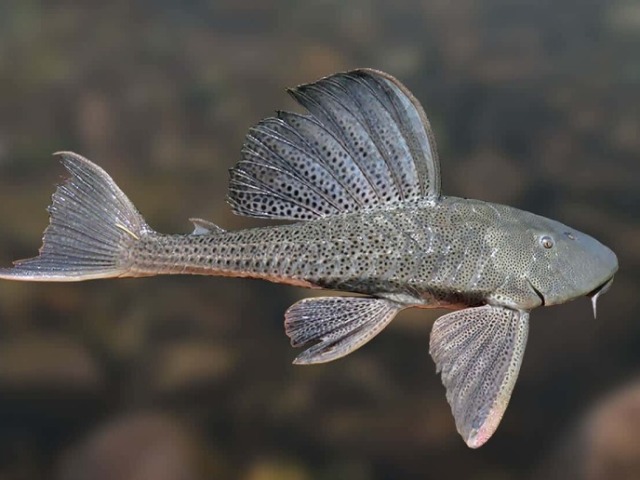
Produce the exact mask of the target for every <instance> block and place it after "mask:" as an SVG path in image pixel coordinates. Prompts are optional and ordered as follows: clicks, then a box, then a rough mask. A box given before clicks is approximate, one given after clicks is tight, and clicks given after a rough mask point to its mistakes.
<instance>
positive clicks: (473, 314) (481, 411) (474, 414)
mask: <svg viewBox="0 0 640 480" xmlns="http://www.w3.org/2000/svg"><path fill="white" fill-rule="evenodd" d="M528 333H529V312H523V311H518V310H511V309H508V308H503V307H494V306H490V305H485V306H482V307H477V308H467V309H464V310H458V311H455V312H452V313H449V314H447V315H444V316H442V317H440V318H439V319H438V320H437V321H436V323H435V324H434V325H433V330H432V332H431V341H430V346H429V351H430V353H431V356H432V357H433V360H434V361H435V362H436V371H437V372H442V383H443V384H444V386H445V388H446V390H447V400H448V401H449V404H450V405H451V410H452V412H453V416H454V418H455V421H456V427H457V429H458V432H459V433H460V435H462V437H463V438H464V440H465V442H466V443H467V445H468V446H469V447H471V448H478V447H480V446H482V445H483V444H484V443H485V442H486V441H487V440H489V438H490V437H491V435H493V433H494V432H495V430H496V429H497V428H498V424H499V423H500V420H501V419H502V416H503V415H504V412H505V410H506V408H507V405H508V404H509V399H510V398H511V392H512V391H513V387H514V385H515V382H516V380H517V378H518V372H519V370H520V364H521V363H522V357H523V355H524V349H525V346H526V343H527V335H528Z"/></svg>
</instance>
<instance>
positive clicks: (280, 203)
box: [229, 69, 440, 220]
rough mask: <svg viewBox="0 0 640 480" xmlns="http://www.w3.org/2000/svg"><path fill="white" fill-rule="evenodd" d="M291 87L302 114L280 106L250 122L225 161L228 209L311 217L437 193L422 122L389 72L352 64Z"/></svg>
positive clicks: (430, 143) (433, 158)
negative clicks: (236, 152)
mask: <svg viewBox="0 0 640 480" xmlns="http://www.w3.org/2000/svg"><path fill="white" fill-rule="evenodd" d="M290 93H291V94H292V96H293V97H294V98H295V99H296V100H297V101H298V102H299V103H300V104H301V105H302V106H304V107H305V108H306V109H307V110H308V111H309V113H310V115H308V116H305V115H298V114H293V113H287V112H280V113H278V117H277V118H267V119H264V120H262V121H261V122H259V123H258V124H257V125H256V126H254V127H252V128H251V129H250V130H249V133H248V134H247V137H246V140H245V144H244V147H243V149H242V160H240V162H238V164H237V165H236V166H235V167H234V168H233V169H232V170H231V180H230V184H229V203H230V204H231V206H232V208H233V210H234V212H235V213H238V214H240V215H247V216H253V217H272V218H282V219H293V220H310V219H313V218H318V217H322V216H326V215H335V214H338V213H342V212H351V211H355V210H358V209H361V208H367V207H372V206H376V205H382V204H385V203H398V202H401V201H411V200H417V199H419V198H437V197H438V196H439V195H440V171H439V165H438V157H437V152H436V146H435V142H434V140H433V134H432V133H431V127H430V126H429V122H428V120H427V117H426V115H425V113H424V110H423V109H422V106H421V105H420V103H419V102H418V101H417V100H416V99H415V98H414V97H413V95H411V93H410V92H409V91H408V90H407V88H406V87H405V86H404V85H402V84H401V83H400V82H399V81H398V80H396V79H395V78H393V77H392V76H390V75H387V74H385V73H383V72H378V71H376V70H370V69H362V70H353V71H351V72H346V73H337V74H335V75H332V76H330V77H326V78H323V79H321V80H318V81H317V82H315V83H310V84H307V85H301V86H299V87H297V88H294V89H292V90H290Z"/></svg>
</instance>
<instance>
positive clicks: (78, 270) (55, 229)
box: [0, 152, 151, 282]
mask: <svg viewBox="0 0 640 480" xmlns="http://www.w3.org/2000/svg"><path fill="white" fill-rule="evenodd" d="M56 155H60V156H61V159H62V160H61V161H62V164H63V165H64V167H65V168H66V169H67V170H68V171H69V173H70V174H71V176H70V177H69V178H68V179H67V180H66V181H65V182H64V183H63V184H62V185H60V186H59V187H58V188H57V190H56V191H55V193H54V194H53V196H52V200H53V203H52V204H51V206H50V207H49V209H48V211H49V215H50V219H49V226H48V227H47V228H46V230H45V231H44V237H43V243H42V247H41V248H40V254H39V255H38V256H37V257H34V258H29V259H26V260H19V261H17V262H14V267H13V268H4V269H0V278H5V279H9V280H22V281H42V282H76V281H80V280H89V279H94V278H109V277H118V276H125V275H126V273H127V270H128V253H127V252H128V251H129V249H130V247H131V246H132V245H133V243H135V242H136V241H137V240H138V239H139V238H140V236H142V235H144V234H145V233H148V232H151V229H150V228H149V227H148V226H147V224H146V223H145V221H144V219H143V218H142V216H141V215H140V214H139V213H138V211H137V210H136V208H135V207H134V206H133V204H132V203H131V201H130V200H129V199H128V198H127V197H126V195H125V194H124V193H122V191H121V190H120V189H119V188H118V186H117V185H116V184H115V182H114V181H113V180H112V179H111V177H110V176H109V175H108V174H107V172H105V171H104V170H103V169H102V168H100V167H98V166H97V165H95V164H94V163H92V162H90V161H89V160H87V159H86V158H84V157H81V156H80V155H77V154H75V153H71V152H58V153H57V154H56Z"/></svg>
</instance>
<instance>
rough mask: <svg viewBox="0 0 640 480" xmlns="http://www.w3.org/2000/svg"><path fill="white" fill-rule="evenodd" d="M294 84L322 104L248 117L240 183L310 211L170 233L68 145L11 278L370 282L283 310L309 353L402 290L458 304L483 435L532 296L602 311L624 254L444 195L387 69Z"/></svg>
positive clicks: (466, 428)
mask: <svg viewBox="0 0 640 480" xmlns="http://www.w3.org/2000/svg"><path fill="white" fill-rule="evenodd" d="M290 93H292V95H293V96H294V98H295V99H296V100H297V101H298V102H299V103H300V104H301V105H302V106H303V107H304V108H305V109H306V110H307V111H308V112H309V114H308V115H301V114H294V113H287V112H278V114H277V116H276V117H270V118H266V119H263V120H261V121H260V122H258V123H257V124H256V125H255V126H253V127H252V128H251V129H250V130H249V133H248V134H247V136H246V138H245V143H244V145H243V148H242V150H241V159H240V161H239V162H238V163H237V164H236V165H235V166H234V168H232V169H231V170H230V181H229V195H228V201H229V204H230V206H231V208H232V210H233V211H234V213H236V214H239V215H246V216H251V217H264V218H274V219H280V220H291V221H294V222H298V223H293V224H289V225H281V226H274V227H266V228H256V229H248V230H242V231H238V232H225V231H224V230H222V229H221V228H220V227H218V226H217V225H215V224H213V223H211V222H209V221H206V220H202V219H191V220H192V222H193V224H194V226H195V229H194V231H193V233H192V234H190V235H164V234H160V233H157V232H155V231H154V230H153V229H152V228H151V227H149V226H148V225H147V223H146V222H145V220H144V218H143V217H142V215H140V213H139V212H138V211H137V210H136V208H135V206H134V205H133V204H132V203H131V201H130V200H129V199H128V198H127V196H126V195H125V194H124V193H123V192H122V191H121V190H120V188H118V186H117V185H116V183H115V182H114V181H113V179H112V178H111V177H110V176H109V175H108V174H107V172H105V171H104V170H103V169H102V168H100V167H99V166H97V165H96V164H94V163H92V162H90V161H89V160H87V159H86V158H83V157H81V156H80V155H77V154H74V153H71V152H61V153H60V155H61V159H62V163H63V165H64V166H65V168H66V169H67V170H68V172H69V173H70V177H69V178H68V179H67V180H66V181H65V182H64V183H63V184H62V185H60V186H59V187H58V188H57V190H56V191H55V193H54V194H53V196H52V204H51V205H50V207H49V213H50V219H49V226H48V227H47V228H46V230H45V232H44V238H43V244H42V247H41V248H40V252H39V255H38V256H37V257H34V258H31V259H26V260H22V261H18V262H15V264H14V267H13V268H7V269H0V278H5V279H10V280H22V281H62V282H68V281H82V280H90V279H98V278H114V277H130V276H150V275H158V274H180V273H187V274H202V275H220V276H235V277H255V278H262V279H265V280H269V281H274V282H281V283H288V284H292V285H298V286H303V287H310V288H324V289H332V290H339V291H344V292H353V293H358V294H362V296H342V297H337V296H328V297H314V298H308V299H304V300H301V301H299V302H297V303H295V304H294V305H292V306H291V307H290V308H289V309H288V310H287V311H286V312H285V332H286V334H287V335H288V336H289V338H290V340H291V344H292V346H294V347H300V346H303V345H307V344H309V343H311V344H312V345H311V346H310V347H308V348H307V349H306V350H304V351H303V352H302V353H301V354H300V355H298V356H297V357H296V359H295V360H294V363H296V364H317V363H324V362H329V361H333V360H336V359H338V358H340V357H343V356H345V355H348V354H349V353H351V352H353V351H354V350H356V349H358V348H360V347H361V346H362V345H364V344H366V343H367V342H368V341H370V340H371V339H372V338H373V337H375V336H376V335H377V334H378V333H380V332H381V331H382V330H383V329H384V328H385V327H386V326H387V325H388V324H389V322H391V321H392V320H393V319H394V317H395V316H396V314H397V313H398V312H400V311H401V310H403V309H404V308H407V307H412V306H417V307H422V308H434V307H444V308H449V309H451V310H453V311H451V312H449V313H447V314H445V315H442V316H441V317H439V318H438V319H437V320H436V322H435V323H434V326H433V329H432V332H431V337H430V342H429V353H430V354H431V356H432V358H433V360H434V361H435V364H436V372H438V373H440V374H441V378H442V383H443V385H444V386H445V389H446V397H447V401H448V402H449V404H450V405H451V409H452V413H453V416H454V418H455V422H456V428H457V430H458V432H459V433H460V435H461V436H462V437H463V439H464V441H465V442H466V444H467V445H468V446H469V447H471V448H478V447H479V446H481V445H483V444H484V443H485V442H486V441H487V440H488V439H489V438H490V437H491V436H492V435H493V433H494V432H495V430H496V428H497V427H498V425H499V423H500V421H501V419H502V417H503V415H504V413H505V410H506V408H507V405H508V403H509V399H510V397H511V394H512V391H513V388H514V385H515V383H516V380H517V376H518V372H519V369H520V365H521V363H522V359H523V356H524V351H525V347H526V341H527V336H528V331H529V317H530V313H529V312H530V311H531V310H532V309H534V308H536V307H538V306H541V305H555V304H558V303H563V302H567V301H569V300H573V299H575V298H577V297H580V296H583V295H587V296H589V297H591V303H592V308H593V312H594V316H595V313H596V304H597V300H598V298H599V297H600V296H601V295H602V294H603V293H604V292H606V291H607V290H608V288H609V287H610V285H611V283H612V281H613V275H614V274H615V272H616V271H617V269H618V261H617V258H616V256H615V254H614V253H613V252H612V251H611V250H610V249H609V248H607V247H606V246H604V245H602V244H601V243H600V242H598V241H597V240H595V239H593V238H592V237H590V236H588V235H586V234H584V233H581V232H578V231H576V230H574V229H572V228H569V227H567V226H566V225H563V224H561V223H559V222H557V221H554V220H550V219H547V218H544V217H541V216H538V215H535V214H533V213H529V212H525V211H522V210H518V209H516V208H512V207H508V206H504V205H496V204H492V203H488V202H483V201H480V200H467V199H461V198H454V197H445V196H444V195H442V192H441V180H440V167H439V163H438V155H437V149H436V146H435V141H434V136H433V132H432V131H431V128H430V125H429V121H428V119H427V117H426V114H425V112H424V110H423V108H422V106H421V105H420V103H419V102H418V101H417V100H416V99H415V97H413V95H412V94H411V92H409V90H408V89H407V88H406V87H405V86H404V85H402V84H401V83H400V82H399V81H398V80H397V79H395V78H393V77H392V76H390V75H388V74H385V73H383V72H379V71H375V70H370V69H360V70H354V71H351V72H344V73H337V74H334V75H331V76H329V77H326V78H323V79H320V80H318V81H317V82H314V83H310V84H307V85H300V86H299V87H296V88H295V89H293V90H291V91H290ZM300 222H302V223H300Z"/></svg>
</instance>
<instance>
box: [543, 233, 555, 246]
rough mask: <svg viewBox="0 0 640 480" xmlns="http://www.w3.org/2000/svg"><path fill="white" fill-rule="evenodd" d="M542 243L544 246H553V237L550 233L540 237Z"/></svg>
mask: <svg viewBox="0 0 640 480" xmlns="http://www.w3.org/2000/svg"><path fill="white" fill-rule="evenodd" d="M540 245H542V246H543V247H544V248H553V238H551V237H550V236H549V235H543V236H542V237H540Z"/></svg>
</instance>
